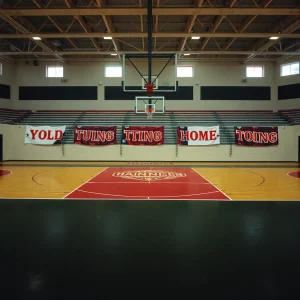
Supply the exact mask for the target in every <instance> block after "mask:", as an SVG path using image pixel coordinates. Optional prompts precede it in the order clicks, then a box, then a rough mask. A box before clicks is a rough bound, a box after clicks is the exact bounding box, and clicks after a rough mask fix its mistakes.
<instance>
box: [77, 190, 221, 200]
mask: <svg viewBox="0 0 300 300" xmlns="http://www.w3.org/2000/svg"><path fill="white" fill-rule="evenodd" d="M78 191H79V192H82V193H88V194H94V195H102V196H114V197H124V198H147V197H149V196H132V195H127V196H125V195H115V194H104V193H97V192H90V191H84V190H78ZM214 193H219V190H217V191H213V192H207V193H200V194H189V195H176V196H175V195H173V196H150V198H170V197H190V196H201V195H207V194H214ZM225 196H226V195H225ZM187 200H189V199H187ZM198 200H202V199H198ZM216 200H218V199H216Z"/></svg>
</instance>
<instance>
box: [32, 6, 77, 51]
mask: <svg viewBox="0 0 300 300" xmlns="http://www.w3.org/2000/svg"><path fill="white" fill-rule="evenodd" d="M32 1H33V3H35V5H36V6H37V7H38V8H44V5H43V4H42V3H41V2H40V0H32ZM47 18H48V19H49V20H50V21H51V22H52V23H53V24H54V25H55V27H56V28H57V29H58V30H59V31H60V32H61V33H64V29H63V27H62V25H61V24H60V22H59V21H58V20H57V18H56V17H54V16H52V17H50V16H47ZM68 41H69V42H70V44H71V45H72V46H73V47H74V48H77V47H76V45H75V43H74V41H73V40H72V39H69V38H68Z"/></svg>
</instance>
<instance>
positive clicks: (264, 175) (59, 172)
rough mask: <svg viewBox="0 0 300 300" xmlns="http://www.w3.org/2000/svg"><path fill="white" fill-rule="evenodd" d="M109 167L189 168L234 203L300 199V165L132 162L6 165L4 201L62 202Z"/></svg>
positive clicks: (1, 183)
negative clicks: (6, 199) (51, 200)
mask: <svg viewBox="0 0 300 300" xmlns="http://www.w3.org/2000/svg"><path fill="white" fill-rule="evenodd" d="M106 167H114V168H116V167H119V168H120V170H122V168H125V167H126V168H133V169H134V168H139V169H140V168H142V169H143V168H144V169H145V170H146V169H149V168H158V167H159V168H162V167H164V168H168V169H170V168H173V167H177V168H178V167H189V168H192V169H193V170H194V171H196V172H197V173H198V174H199V175H200V176H202V177H203V178H204V179H206V180H207V181H208V182H209V183H211V184H212V185H213V186H214V187H216V188H217V189H219V190H220V191H221V192H223V193H224V194H226V195H227V196H228V197H229V198H231V200H300V179H299V178H296V177H293V176H289V175H288V173H290V172H299V171H300V165H299V164H297V163H259V162H257V163H256V162H255V163H240V162H239V163H214V162H206V163H197V162H195V163H191V162H190V163H175V162H173V163H160V162H157V163H155V162H152V163H150V164H149V165H145V163H141V164H139V163H132V162H128V163H126V162H37V161H35V162H19V161H14V162H4V163H2V164H1V165H0V170H8V171H10V172H11V173H10V174H7V175H5V174H4V173H5V172H2V173H3V176H0V195H1V198H41V199H57V200H61V199H63V198H64V197H65V196H66V195H67V194H68V193H70V192H72V191H73V190H75V189H76V188H78V187H80V186H81V185H83V184H84V183H85V182H87V181H89V180H90V179H91V178H92V177H93V176H96V175H97V174H99V173H100V172H101V171H102V170H103V169H104V168H106Z"/></svg>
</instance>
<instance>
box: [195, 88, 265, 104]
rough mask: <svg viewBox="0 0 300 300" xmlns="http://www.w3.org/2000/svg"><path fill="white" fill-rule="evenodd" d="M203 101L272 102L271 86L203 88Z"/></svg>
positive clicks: (201, 90) (201, 93) (201, 92)
mask: <svg viewBox="0 0 300 300" xmlns="http://www.w3.org/2000/svg"><path fill="white" fill-rule="evenodd" d="M200 95H201V96H200V98H201V100H248V101H249V100H253V101H270V100H271V87H269V86H201V87H200Z"/></svg>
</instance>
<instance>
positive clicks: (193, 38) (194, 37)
mask: <svg viewBox="0 0 300 300" xmlns="http://www.w3.org/2000/svg"><path fill="white" fill-rule="evenodd" d="M199 39H200V36H192V40H199Z"/></svg>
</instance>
